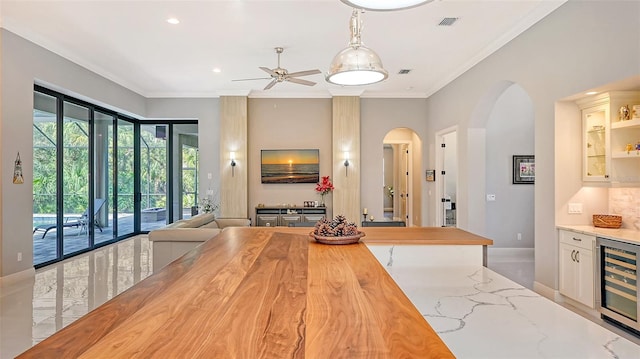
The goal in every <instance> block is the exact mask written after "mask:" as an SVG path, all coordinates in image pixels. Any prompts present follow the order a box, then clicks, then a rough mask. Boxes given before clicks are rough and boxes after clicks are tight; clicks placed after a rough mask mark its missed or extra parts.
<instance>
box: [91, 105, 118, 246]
mask: <svg viewBox="0 0 640 359" xmlns="http://www.w3.org/2000/svg"><path fill="white" fill-rule="evenodd" d="M114 124H115V116H114V115H110V114H107V113H104V112H101V111H95V112H94V118H93V133H94V135H93V138H94V146H93V148H94V151H93V173H94V176H93V178H94V180H93V213H94V218H93V220H94V244H100V243H104V242H108V241H111V240H114V239H116V238H117V232H118V231H117V228H116V227H115V223H114V217H113V214H114V210H115V209H116V203H115V198H114V193H115V192H114V182H115V178H116V177H115V176H116V171H115V148H114Z"/></svg>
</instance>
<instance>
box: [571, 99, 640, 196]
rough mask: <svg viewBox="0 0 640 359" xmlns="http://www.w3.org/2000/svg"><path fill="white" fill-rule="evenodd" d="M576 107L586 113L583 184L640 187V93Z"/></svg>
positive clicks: (578, 102)
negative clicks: (639, 170)
mask: <svg viewBox="0 0 640 359" xmlns="http://www.w3.org/2000/svg"><path fill="white" fill-rule="evenodd" d="M576 103H577V105H578V107H579V108H580V110H581V111H582V134H583V150H582V155H583V156H582V157H583V159H582V180H583V181H588V182H609V183H612V184H613V183H615V184H616V185H627V186H640V172H638V170H637V169H638V168H639V166H640V91H612V92H605V93H601V94H597V95H594V96H591V97H587V98H584V99H581V100H578V101H577V102H576ZM636 109H638V111H637V110H636Z"/></svg>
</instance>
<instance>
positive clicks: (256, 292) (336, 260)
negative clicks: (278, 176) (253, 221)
mask: <svg viewBox="0 0 640 359" xmlns="http://www.w3.org/2000/svg"><path fill="white" fill-rule="evenodd" d="M372 229H373V228H372ZM308 232H309V229H308V228H307V229H304V228H297V229H290V228H277V227H276V228H228V229H226V230H224V231H223V232H222V233H221V234H220V235H218V236H217V237H216V239H215V240H211V241H207V242H205V243H204V244H203V245H201V246H199V247H197V248H196V249H194V250H192V251H191V252H189V253H187V254H186V255H185V256H183V257H181V258H179V259H178V260H176V261H174V262H172V263H171V264H169V265H168V266H166V267H164V268H163V269H162V270H161V271H160V272H158V273H155V274H154V275H152V276H151V277H149V278H147V279H145V280H143V281H141V282H140V283H138V284H137V285H135V286H134V287H132V288H131V289H129V290H127V291H125V292H124V293H122V294H120V295H119V296H117V297H115V298H114V299H112V300H110V301H108V302H107V303H105V304H103V305H102V306H100V307H98V308H97V309H96V310H94V311H92V312H90V313H88V314H87V315H85V316H84V317H82V318H80V319H79V320H77V321H76V322H74V323H72V324H71V325H69V326H68V327H66V328H64V329H62V330H61V331H59V332H58V333H56V334H54V335H53V336H51V337H49V338H47V339H46V340H44V341H42V342H41V343H39V344H38V345H36V346H34V347H33V348H31V349H30V350H28V351H26V352H25V353H23V354H22V355H21V356H19V357H20V358H31V357H33V358H36V357H37V358H42V357H80V358H96V357H109V358H117V357H127V358H129V357H154V356H162V357H209V358H211V357H213V358H305V357H308V358H343V357H347V358H354V357H367V358H369V357H376V358H401V357H419V358H449V357H453V354H452V353H451V351H450V350H449V349H448V348H447V346H446V345H445V344H444V343H443V342H442V340H441V339H440V337H439V336H438V335H437V334H436V333H435V332H434V330H433V329H432V328H431V326H430V325H429V324H428V323H427V321H426V320H425V319H424V317H423V316H422V314H421V313H420V312H418V311H417V310H416V308H415V307H414V305H413V304H412V303H411V301H409V299H408V298H407V296H406V295H405V294H404V293H403V292H402V291H401V290H400V288H399V287H398V286H397V284H396V283H395V282H394V281H393V279H392V278H391V277H390V276H389V274H388V273H387V271H385V269H384V268H383V267H382V266H381V265H380V263H379V262H378V260H376V258H375V257H374V256H373V255H372V254H371V252H370V251H369V250H368V249H367V247H366V246H365V244H363V243H358V244H354V245H341V246H328V245H322V244H318V243H315V242H314V241H312V240H311V238H310V237H309V236H308ZM367 232H368V234H367V235H371V236H372V237H375V236H374V235H373V233H374V232H375V231H371V232H370V231H369V230H368V231H367Z"/></svg>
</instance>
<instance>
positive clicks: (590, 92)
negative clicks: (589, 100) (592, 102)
mask: <svg viewBox="0 0 640 359" xmlns="http://www.w3.org/2000/svg"><path fill="white" fill-rule="evenodd" d="M597 93H598V92H596V91H589V92H587V93H585V95H595V94H597Z"/></svg>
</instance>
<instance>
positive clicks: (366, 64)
mask: <svg viewBox="0 0 640 359" xmlns="http://www.w3.org/2000/svg"><path fill="white" fill-rule="evenodd" d="M349 25H350V26H349V27H350V30H351V41H350V42H349V47H347V48H346V49H344V50H342V51H340V52H339V53H338V54H337V55H336V56H335V57H334V58H333V61H331V65H329V73H328V74H327V77H326V80H327V82H330V83H332V84H336V85H343V86H358V85H370V84H374V83H376V82H380V81H383V80H385V79H386V78H387V77H389V73H388V72H387V71H386V70H385V69H384V68H383V66H382V61H381V60H380V57H379V56H378V55H377V54H376V53H375V52H374V51H373V50H371V49H369V48H367V47H365V46H363V45H362V39H361V37H360V31H361V22H360V13H359V11H358V10H356V9H354V10H353V13H352V15H351V20H350V22H349Z"/></svg>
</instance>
